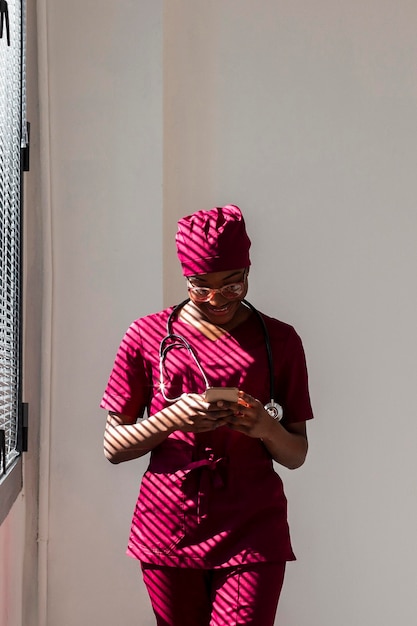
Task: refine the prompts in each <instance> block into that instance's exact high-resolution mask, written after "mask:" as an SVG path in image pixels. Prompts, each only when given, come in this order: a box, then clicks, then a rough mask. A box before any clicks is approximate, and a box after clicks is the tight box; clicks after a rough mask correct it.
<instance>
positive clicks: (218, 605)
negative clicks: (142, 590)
mask: <svg viewBox="0 0 417 626" xmlns="http://www.w3.org/2000/svg"><path fill="white" fill-rule="evenodd" d="M142 572H143V579H144V582H145V585H146V587H147V590H148V593H149V597H150V599H151V604H152V608H153V610H154V613H155V616H156V623H157V625H158V626H273V624H274V619H275V614H276V610H277V606H278V600H279V596H280V593H281V588H282V584H283V582H284V573H285V563H256V564H253V565H248V566H246V565H244V566H238V567H227V568H224V569H215V570H202V569H185V568H184V569H182V568H177V567H159V566H153V565H149V564H147V563H142Z"/></svg>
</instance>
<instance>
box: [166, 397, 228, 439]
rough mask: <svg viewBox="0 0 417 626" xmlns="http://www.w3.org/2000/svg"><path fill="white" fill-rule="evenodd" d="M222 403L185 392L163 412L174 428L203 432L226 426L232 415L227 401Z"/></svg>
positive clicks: (190, 431)
mask: <svg viewBox="0 0 417 626" xmlns="http://www.w3.org/2000/svg"><path fill="white" fill-rule="evenodd" d="M220 405H223V406H219V403H217V402H215V403H209V402H206V401H205V399H204V395H202V394H198V393H184V394H183V395H182V396H181V398H180V399H179V400H177V401H176V402H174V403H173V404H171V405H170V406H167V407H165V409H163V411H162V412H163V413H164V416H165V418H166V419H167V420H168V421H169V422H171V423H172V425H173V427H174V428H173V429H174V430H181V431H182V432H189V433H203V432H207V431H210V430H214V429H215V428H219V427H220V426H224V425H225V424H226V423H227V419H228V418H230V416H231V415H232V411H231V409H229V408H228V406H227V405H228V403H227V402H221V403H220Z"/></svg>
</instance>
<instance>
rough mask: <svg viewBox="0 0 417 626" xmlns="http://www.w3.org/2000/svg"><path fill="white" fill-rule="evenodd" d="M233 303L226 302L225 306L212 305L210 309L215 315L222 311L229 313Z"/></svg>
mask: <svg viewBox="0 0 417 626" xmlns="http://www.w3.org/2000/svg"><path fill="white" fill-rule="evenodd" d="M230 307H231V304H230V303H228V304H224V305H223V306H210V307H208V310H209V312H210V313H214V314H215V315H216V314H217V315H219V314H221V313H227V312H228V311H229V310H230Z"/></svg>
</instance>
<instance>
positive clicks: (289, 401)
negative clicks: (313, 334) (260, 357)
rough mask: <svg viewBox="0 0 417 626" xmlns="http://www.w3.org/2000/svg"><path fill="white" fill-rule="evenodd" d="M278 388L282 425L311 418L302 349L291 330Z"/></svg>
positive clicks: (297, 338)
mask: <svg viewBox="0 0 417 626" xmlns="http://www.w3.org/2000/svg"><path fill="white" fill-rule="evenodd" d="M278 388H279V390H280V394H279V397H280V398H282V404H283V409H284V417H283V423H284V424H285V423H292V422H305V421H307V420H310V419H312V418H313V410H312V408H311V401H310V393H309V389H308V373H307V364H306V358H305V354H304V348H303V344H302V342H301V339H300V337H299V336H298V335H297V333H296V331H295V330H294V329H293V328H292V329H291V332H290V333H289V335H288V338H287V342H286V346H285V357H284V364H283V379H282V380H281V383H280V384H278Z"/></svg>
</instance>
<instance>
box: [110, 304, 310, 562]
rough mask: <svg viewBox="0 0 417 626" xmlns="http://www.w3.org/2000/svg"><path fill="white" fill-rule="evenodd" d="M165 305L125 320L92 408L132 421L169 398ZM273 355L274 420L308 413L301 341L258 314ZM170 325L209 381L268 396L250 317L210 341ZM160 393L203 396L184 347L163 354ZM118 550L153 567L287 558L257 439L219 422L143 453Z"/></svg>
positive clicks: (262, 349) (270, 476)
mask: <svg viewBox="0 0 417 626" xmlns="http://www.w3.org/2000/svg"><path fill="white" fill-rule="evenodd" d="M171 311H172V308H170V309H167V310H165V311H161V312H160V313H156V314H153V315H149V316H147V317H144V318H141V319H138V320H136V321H135V322H133V324H132V325H131V326H130V327H129V329H128V330H127V332H126V334H125V336H124V338H123V340H122V343H121V345H120V347H119V350H118V352H117V356H116V360H115V363H114V367H113V370H112V372H111V375H110V378H109V381H108V384H107V388H106V390H105V393H104V396H103V399H102V401H101V405H100V406H101V407H102V408H104V409H107V410H108V411H116V412H118V413H122V414H123V415H126V416H129V417H131V419H132V423H133V422H135V421H136V420H137V419H140V418H141V416H142V415H143V410H144V408H147V411H148V414H149V415H153V414H154V413H156V412H157V411H159V410H161V409H163V408H164V407H166V406H167V405H168V404H169V403H168V402H167V401H166V400H165V399H164V398H163V396H162V394H161V391H160V388H159V382H160V373H159V346H160V342H161V341H162V339H163V338H164V337H165V335H166V332H167V331H166V325H167V319H168V316H169V314H170V313H171ZM262 316H263V318H264V320H265V323H266V326H267V328H268V331H269V335H270V341H271V346H272V351H273V356H274V379H275V390H276V391H275V393H276V398H275V400H276V401H277V402H279V403H280V404H281V405H282V406H283V409H284V418H283V424H284V425H285V424H289V423H293V422H304V421H306V420H308V419H311V418H312V417H313V414H312V409H311V404H310V398H309V391H308V381H307V369H306V363H305V357H304V351H303V347H302V344H301V340H300V338H299V336H298V335H297V333H296V332H295V330H294V329H293V327H292V326H289V325H288V324H285V323H283V322H280V321H278V320H275V319H273V318H270V317H267V316H266V315H263V314H262ZM172 332H174V333H176V334H178V335H181V336H182V337H184V338H185V339H186V340H187V341H188V342H189V343H190V345H191V346H192V347H193V349H194V351H195V353H196V355H197V357H198V360H199V362H200V363H201V366H202V368H203V370H204V372H205V374H206V376H207V378H208V380H209V383H210V385H212V386H229V387H238V388H239V389H242V390H243V391H245V392H247V393H248V394H250V395H252V396H253V397H255V398H257V399H258V400H260V401H261V402H262V403H263V404H266V403H267V402H269V400H270V397H269V396H270V390H269V367H268V358H267V352H266V346H265V337H264V333H263V330H262V326H261V323H260V320H259V319H258V318H257V316H256V315H255V314H253V313H252V314H251V315H250V317H249V318H248V319H247V320H245V321H244V322H242V323H241V324H240V325H239V326H238V327H236V328H234V329H233V330H231V331H230V332H225V334H224V335H223V336H222V337H220V338H218V339H216V340H213V339H210V338H208V337H206V336H205V335H203V334H202V333H201V332H199V331H198V329H196V328H194V327H193V326H191V325H189V324H188V323H186V322H184V321H182V320H181V319H178V318H177V317H175V318H174V321H173V329H172ZM164 382H165V395H167V396H168V397H169V398H176V397H178V396H180V395H181V394H182V393H184V392H185V393H202V392H204V390H205V383H204V380H203V378H202V376H201V373H200V371H199V370H198V367H197V365H196V363H195V362H194V361H193V359H192V358H191V356H190V354H189V353H188V351H187V350H186V349H184V348H180V347H177V348H173V349H170V350H168V351H167V352H166V356H165V359H164ZM127 553H128V554H129V555H130V556H132V557H134V558H137V559H139V560H141V561H144V562H147V563H153V564H155V565H168V566H175V567H191V568H204V569H213V568H219V567H229V566H234V565H239V564H249V563H259V562H284V561H289V560H293V559H294V558H295V556H294V553H293V550H292V547H291V541H290V535H289V529H288V523H287V501H286V498H285V495H284V490H283V485H282V481H281V479H280V477H279V476H278V474H277V473H276V472H275V470H274V466H273V462H272V458H271V455H270V454H269V452H268V451H267V449H266V448H265V446H264V445H263V443H262V441H261V440H260V439H255V438H252V437H248V436H247V435H244V434H242V433H238V432H235V431H233V430H230V429H229V428H228V427H227V426H222V427H220V428H218V429H216V430H214V431H212V432H208V433H198V434H194V433H183V432H180V431H176V432H174V433H172V434H171V435H169V437H167V439H166V440H165V441H163V442H162V443H161V444H160V445H158V446H157V447H156V448H155V449H154V450H152V452H151V455H150V462H149V466H148V469H147V470H146V472H145V474H144V476H143V478H142V483H141V487H140V493H139V497H138V500H137V503H136V507H135V511H134V514H133V519H132V525H131V532H130V539H129V544H128V550H127Z"/></svg>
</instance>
